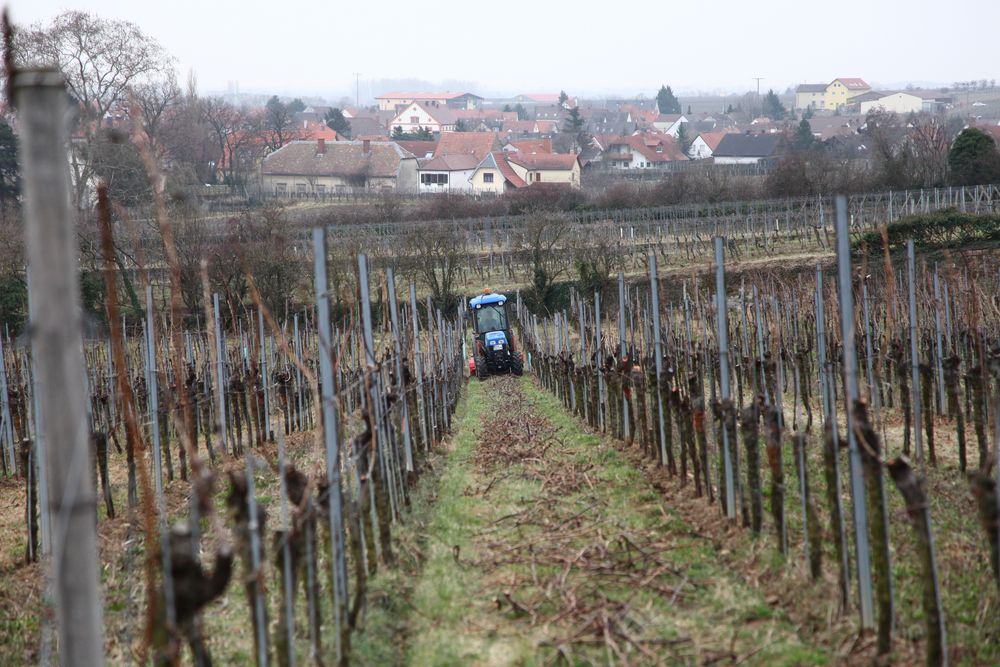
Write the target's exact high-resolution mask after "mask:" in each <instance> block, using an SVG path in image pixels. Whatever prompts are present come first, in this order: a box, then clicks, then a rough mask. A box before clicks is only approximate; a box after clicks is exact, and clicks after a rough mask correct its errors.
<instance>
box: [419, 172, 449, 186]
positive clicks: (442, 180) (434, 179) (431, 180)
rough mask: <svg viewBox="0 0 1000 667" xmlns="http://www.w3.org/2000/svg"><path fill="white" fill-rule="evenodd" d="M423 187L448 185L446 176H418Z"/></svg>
mask: <svg viewBox="0 0 1000 667" xmlns="http://www.w3.org/2000/svg"><path fill="white" fill-rule="evenodd" d="M420 183H421V184H423V185H448V174H420Z"/></svg>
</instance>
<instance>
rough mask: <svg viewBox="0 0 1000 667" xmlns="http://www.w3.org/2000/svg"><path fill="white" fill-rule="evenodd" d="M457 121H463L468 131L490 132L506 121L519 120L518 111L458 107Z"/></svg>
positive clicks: (456, 112)
mask: <svg viewBox="0 0 1000 667" xmlns="http://www.w3.org/2000/svg"><path fill="white" fill-rule="evenodd" d="M453 113H454V114H455V121H456V123H461V124H462V125H463V126H464V131H466V132H489V131H492V130H499V129H500V128H501V127H502V126H503V124H504V123H506V122H507V121H511V120H517V112H516V111H499V110H497V109H458V110H455V111H454V112H453Z"/></svg>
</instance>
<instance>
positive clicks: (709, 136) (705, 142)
mask: <svg viewBox="0 0 1000 667" xmlns="http://www.w3.org/2000/svg"><path fill="white" fill-rule="evenodd" d="M736 131H737V130H719V131H718V132H702V133H701V134H699V135H698V136H697V137H695V138H694V141H692V142H691V148H689V149H688V157H689V158H691V159H692V160H704V159H706V158H710V157H712V153H714V152H715V149H716V147H717V146H718V145H719V142H720V141H722V137H724V136H726V135H727V134H731V133H733V132H736Z"/></svg>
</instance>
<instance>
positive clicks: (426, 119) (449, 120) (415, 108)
mask: <svg viewBox="0 0 1000 667" xmlns="http://www.w3.org/2000/svg"><path fill="white" fill-rule="evenodd" d="M457 122H458V118H457V117H456V116H455V112H454V111H453V110H452V109H449V108H447V107H435V106H424V104H423V103H422V102H411V103H410V104H408V105H406V106H405V107H403V108H402V110H401V111H400V112H399V113H397V114H396V116H395V117H394V118H393V119H392V121H391V122H390V123H389V127H390V132H395V131H396V128H397V127H398V128H399V131H401V132H404V133H409V132H419V131H420V130H421V129H427V130H429V131H431V132H434V133H440V132H451V131H453V130H454V129H455V124H456V123H457Z"/></svg>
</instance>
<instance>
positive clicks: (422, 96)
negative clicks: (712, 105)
mask: <svg viewBox="0 0 1000 667" xmlns="http://www.w3.org/2000/svg"><path fill="white" fill-rule="evenodd" d="M375 100H376V101H377V102H378V108H379V110H380V111H392V112H398V111H399V108H400V107H405V106H409V105H411V104H413V103H414V102H418V103H420V104H422V105H423V106H425V107H427V108H430V107H445V108H447V109H478V108H479V107H480V106H481V105H482V102H483V98H482V97H480V96H479V95H473V94H472V93H453V92H437V93H434V92H392V93H383V94H381V95H379V96H378V97H376V98H375Z"/></svg>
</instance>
